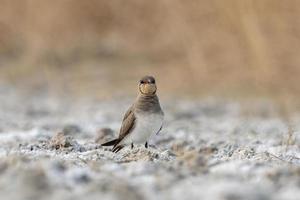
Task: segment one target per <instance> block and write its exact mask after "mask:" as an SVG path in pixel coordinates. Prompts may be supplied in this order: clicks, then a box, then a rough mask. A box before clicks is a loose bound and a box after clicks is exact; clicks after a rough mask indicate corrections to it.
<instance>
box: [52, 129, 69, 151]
mask: <svg viewBox="0 0 300 200" xmlns="http://www.w3.org/2000/svg"><path fill="white" fill-rule="evenodd" d="M71 140H72V139H71V138H70V137H67V136H65V134H64V133H63V132H58V133H57V134H55V135H54V136H53V137H52V138H51V140H50V146H51V147H52V148H55V149H61V148H65V147H70V146H72V145H71Z"/></svg>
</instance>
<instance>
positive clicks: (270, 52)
mask: <svg viewBox="0 0 300 200" xmlns="http://www.w3.org/2000/svg"><path fill="white" fill-rule="evenodd" d="M0 3H1V7H0V73H1V75H0V76H1V79H2V80H3V81H5V82H9V83H10V84H15V85H16V86H24V85H25V86H29V88H34V89H36V88H38V89H41V90H46V91H48V92H54V93H56V92H59V93H65V92H68V93H75V94H93V95H94V94H95V93H96V94H100V95H111V90H112V89H115V88H116V85H118V83H122V84H123V85H124V87H125V89H133V88H134V87H135V86H134V85H133V82H134V81H132V80H136V79H138V77H139V76H141V75H142V74H147V73H150V74H154V75H156V76H157V77H158V80H159V83H160V88H161V90H164V91H165V92H166V93H168V94H170V95H174V94H177V93H178V91H180V93H181V94H193V95H200V94H220V95H228V96H232V95H238V96H246V97H248V96H253V95H254V96H257V95H259V96H272V97H273V96H276V98H277V97H278V99H279V100H280V101H289V99H294V97H296V99H298V96H299V95H298V94H299V92H300V87H299V86H298V85H299V84H298V77H299V76H300V67H299V65H300V56H299V52H300V45H299V44H300V20H299V19H300V3H299V2H298V1H296V0H288V1H280V0H263V1H252V0H244V1H240V0H228V1H218V0H213V1H204V0H199V1H191V2H188V3H187V2H184V1H179V0H172V1H171V0H163V1H158V0H154V1H139V0H129V1H126V2H124V1H117V0H112V1H104V0H102V1H96V0H90V1H80V0H53V1H47V0H43V1H38V0H23V1H22V2H20V1H17V0H0ZM95 91H96V92H95ZM114 93H115V92H114ZM116 93H118V91H117V92H116ZM120 93H121V94H122V93H124V92H123V91H120ZM282 99H283V100H282ZM286 99H288V100H286ZM293 101H294V100H293Z"/></svg>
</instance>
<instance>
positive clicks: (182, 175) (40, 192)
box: [0, 87, 300, 200]
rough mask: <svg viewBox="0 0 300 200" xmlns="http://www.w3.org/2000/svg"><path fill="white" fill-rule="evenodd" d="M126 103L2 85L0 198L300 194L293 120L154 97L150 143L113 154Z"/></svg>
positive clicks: (258, 107)
mask: <svg viewBox="0 0 300 200" xmlns="http://www.w3.org/2000/svg"><path fill="white" fill-rule="evenodd" d="M133 99H134V97H128V98H113V99H109V100H95V99H82V98H59V97H56V98H54V97H49V96H48V95H25V94H24V93H23V94H21V93H20V92H17V91H16V90H14V89H9V88H7V87H6V88H1V89H0V119H1V120H0V132H1V133H0V157H1V159H0V174H1V176H0V188H1V189H0V197H1V198H3V199H12V200H17V199H30V200H34V199H72V200H75V199H83V198H84V199H85V200H89V199H205V200H210V199H211V200H218V199H220V200H223V199H224V200H235V199H249V200H254V199H255V200H256V199H258V200H268V199H275V200H280V199H284V200H289V199H290V200H292V199H295V200H296V199H297V200H298V199H299V197H300V178H299V177H300V148H299V147H300V135H299V133H300V132H299V131H300V117H299V115H297V114H293V115H291V116H290V117H289V118H288V120H287V118H286V117H285V118H283V117H281V116H280V115H278V114H277V113H276V106H274V105H272V104H271V103H270V102H268V101H263V100H257V101H255V102H250V103H248V104H243V105H242V104H240V103H237V102H234V101H230V100H223V99H220V98H202V99H198V100H186V99H185V100H184V99H180V98H179V99H176V100H170V99H161V102H162V107H163V109H164V112H165V124H164V128H163V130H162V132H161V133H160V134H159V135H156V136H154V137H153V138H152V139H151V140H150V141H149V144H150V147H149V148H148V149H145V148H144V147H143V145H140V146H136V147H135V148H134V149H133V150H131V149H130V148H124V149H123V150H122V151H120V152H119V153H117V154H115V153H112V152H111V151H110V148H107V147H105V148H104V147H101V145H100V144H101V142H104V141H108V140H109V139H112V138H113V137H115V135H116V134H117V131H118V129H119V126H120V123H121V119H122V115H123V114H124V113H125V111H126V108H127V107H129V106H130V103H131V102H132V100H133Z"/></svg>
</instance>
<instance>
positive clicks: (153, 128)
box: [124, 114, 164, 144]
mask: <svg viewBox="0 0 300 200" xmlns="http://www.w3.org/2000/svg"><path fill="white" fill-rule="evenodd" d="M163 118H164V116H163V114H148V115H137V116H136V125H135V128H134V130H133V132H131V133H130V135H129V136H128V137H127V138H125V141H124V143H127V144H128V143H134V144H137V143H145V142H147V140H148V139H149V138H150V137H151V135H153V134H156V133H157V132H158V131H159V129H160V128H161V126H162V124H163Z"/></svg>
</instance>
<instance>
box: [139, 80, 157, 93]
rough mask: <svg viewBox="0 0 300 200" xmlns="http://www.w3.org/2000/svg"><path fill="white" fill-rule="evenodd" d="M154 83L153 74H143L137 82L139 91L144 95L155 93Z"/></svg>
mask: <svg viewBox="0 0 300 200" xmlns="http://www.w3.org/2000/svg"><path fill="white" fill-rule="evenodd" d="M156 89H157V88H156V84H155V79H154V77H153V76H144V77H143V78H142V79H141V80H140V82H139V91H140V93H142V94H145V95H152V94H155V93H156Z"/></svg>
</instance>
